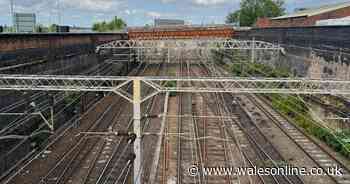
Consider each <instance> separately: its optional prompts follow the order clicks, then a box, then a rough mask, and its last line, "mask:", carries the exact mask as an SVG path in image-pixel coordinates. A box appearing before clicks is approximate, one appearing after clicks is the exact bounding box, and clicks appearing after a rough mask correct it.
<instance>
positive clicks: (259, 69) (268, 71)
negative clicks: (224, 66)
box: [230, 62, 289, 77]
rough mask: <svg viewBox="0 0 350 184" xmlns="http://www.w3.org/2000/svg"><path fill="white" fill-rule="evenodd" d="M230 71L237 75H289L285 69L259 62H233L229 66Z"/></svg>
mask: <svg viewBox="0 0 350 184" xmlns="http://www.w3.org/2000/svg"><path fill="white" fill-rule="evenodd" d="M230 71H231V72H232V73H234V74H235V75H237V76H241V77H250V76H265V77H289V72H288V70H287V69H278V70H276V69H274V68H273V67H271V66H268V65H266V64H261V63H247V62H241V63H233V64H231V66H230Z"/></svg>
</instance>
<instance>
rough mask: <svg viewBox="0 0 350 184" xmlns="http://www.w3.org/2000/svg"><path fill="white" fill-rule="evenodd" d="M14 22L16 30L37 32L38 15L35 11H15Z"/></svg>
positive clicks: (19, 31)
mask: <svg viewBox="0 0 350 184" xmlns="http://www.w3.org/2000/svg"><path fill="white" fill-rule="evenodd" d="M13 23H14V27H15V30H16V32H18V33H32V32H35V24H36V16H35V14H34V13H14V14H13Z"/></svg>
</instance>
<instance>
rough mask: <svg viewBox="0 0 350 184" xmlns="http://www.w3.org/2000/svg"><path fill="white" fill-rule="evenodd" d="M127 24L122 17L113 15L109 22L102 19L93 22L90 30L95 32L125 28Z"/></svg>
mask: <svg viewBox="0 0 350 184" xmlns="http://www.w3.org/2000/svg"><path fill="white" fill-rule="evenodd" d="M126 26H127V25H126V23H125V22H124V20H123V19H121V18H118V17H114V19H113V20H112V21H110V22H106V21H102V22H97V23H94V24H93V26H92V30H94V31H97V32H108V31H119V30H122V29H123V28H125V27H126Z"/></svg>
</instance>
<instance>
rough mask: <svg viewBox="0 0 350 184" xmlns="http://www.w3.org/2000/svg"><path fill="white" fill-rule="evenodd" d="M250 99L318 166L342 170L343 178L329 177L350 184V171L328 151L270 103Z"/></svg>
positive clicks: (253, 97)
mask: <svg viewBox="0 0 350 184" xmlns="http://www.w3.org/2000/svg"><path fill="white" fill-rule="evenodd" d="M249 99H250V100H251V102H253V103H254V104H255V105H256V107H258V108H259V109H260V110H261V111H263V112H264V113H265V114H266V115H267V116H268V117H269V118H270V119H271V120H272V121H273V123H275V124H276V125H277V126H278V127H279V128H280V129H281V131H283V132H284V133H285V134H286V135H287V136H288V137H289V138H290V139H291V140H293V141H294V142H295V143H296V144H297V145H298V146H299V147H300V148H301V149H302V150H303V151H304V152H305V153H306V154H307V155H308V156H309V157H310V158H311V159H312V160H313V161H314V162H315V163H317V165H318V166H319V167H320V168H322V169H323V171H324V172H325V173H327V170H329V169H330V168H334V167H339V168H340V169H341V170H342V174H343V175H342V176H338V175H334V173H333V174H330V173H328V174H327V175H328V176H329V177H331V178H332V180H334V181H335V183H338V184H349V183H350V170H349V169H348V168H347V167H346V166H344V165H343V163H341V162H339V161H338V160H337V159H336V158H334V157H333V156H332V155H331V154H329V152H328V151H326V150H325V149H323V148H322V147H321V146H319V145H318V144H317V143H316V142H315V141H314V140H313V139H312V138H310V136H309V135H307V134H306V133H304V132H303V131H302V130H300V128H298V127H297V126H295V125H294V124H293V123H290V122H289V121H288V120H286V119H285V118H284V117H283V115H281V114H279V113H278V112H276V111H275V110H273V109H272V108H271V106H270V105H269V103H268V102H267V101H266V100H264V99H262V98H261V97H258V96H253V95H250V96H249Z"/></svg>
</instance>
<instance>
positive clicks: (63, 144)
mask: <svg viewBox="0 0 350 184" xmlns="http://www.w3.org/2000/svg"><path fill="white" fill-rule="evenodd" d="M111 98H112V97H109V98H107V99H105V100H104V102H100V103H99V104H100V107H99V108H100V109H96V110H95V111H96V112H95V113H93V114H92V115H91V114H90V115H89V117H86V116H85V117H82V118H81V119H82V121H84V120H87V119H88V120H90V121H93V122H94V123H92V124H88V123H84V124H82V125H81V126H80V127H79V128H73V126H70V127H68V128H67V129H66V130H65V131H63V132H62V134H60V135H59V136H57V137H56V138H55V139H54V141H53V142H52V143H50V144H49V145H48V146H47V147H46V148H45V150H44V151H42V152H41V153H40V154H38V155H36V156H35V157H34V158H33V159H31V160H30V161H28V162H27V163H26V164H25V165H24V166H23V167H21V169H19V171H18V172H17V173H15V174H14V175H12V176H11V177H10V178H9V179H7V181H5V183H16V182H19V183H20V181H23V179H21V177H19V178H16V176H17V177H18V176H19V175H20V173H22V172H23V170H24V169H25V168H26V167H27V166H30V164H31V167H34V168H35V167H40V165H42V164H40V162H45V161H43V160H40V159H39V158H40V157H44V158H46V159H45V160H46V161H47V162H49V163H51V166H50V164H45V167H48V168H50V169H48V170H51V169H53V170H52V171H51V173H50V174H48V173H46V174H45V172H47V171H45V170H43V169H33V170H35V172H36V174H37V175H39V176H43V178H34V177H30V178H26V179H25V181H33V182H32V183H39V181H45V180H46V179H48V178H54V179H55V178H62V179H64V177H65V175H62V172H59V171H55V169H54V168H58V166H59V165H57V166H56V163H59V162H61V163H63V162H65V164H62V165H63V166H60V167H61V168H58V170H61V171H64V172H66V170H67V168H68V167H67V165H69V163H71V162H72V161H69V160H68V161H67V160H65V159H64V158H65V156H66V155H69V151H70V150H74V148H75V150H78V151H83V150H82V149H79V148H78V146H77V145H80V144H77V145H76V144H75V143H78V142H89V141H87V140H86V139H83V136H80V137H76V135H77V134H78V133H79V132H85V131H88V130H93V129H96V127H97V126H98V123H97V122H100V121H101V119H102V118H103V117H104V116H102V117H100V116H99V115H98V114H99V113H101V114H105V113H106V112H108V109H112V106H118V107H120V106H119V105H118V104H117V103H116V102H114V103H112V101H111V100H112V99H111ZM101 103H103V105H101ZM105 104H110V105H108V106H106V105H105ZM112 104H113V105H112ZM101 106H102V108H101ZM103 109H107V111H105V110H103ZM89 112H91V109H90V111H89ZM109 116H110V115H109ZM110 118H111V117H110ZM104 122H105V123H102V124H106V125H101V124H100V125H99V126H100V127H101V126H103V128H100V129H101V130H103V129H105V128H108V123H109V122H108V121H104ZM106 122H107V123H106ZM63 137H64V138H63ZM70 137H71V138H72V139H71V138H70ZM90 142H91V141H90ZM89 144H91V143H89ZM82 145H84V144H82ZM92 147H93V146H92ZM67 148H71V149H67ZM49 150H55V151H57V153H55V154H56V155H54V156H51V155H52V154H49V153H51V152H50V151H49ZM88 151H89V150H88ZM66 157H67V156H66ZM48 160H49V161H48ZM32 162H39V163H32ZM52 164H54V165H52ZM52 176H53V177H52ZM16 179H17V180H16ZM38 180H39V181H38Z"/></svg>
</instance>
